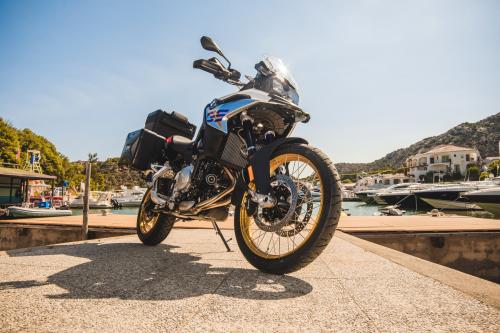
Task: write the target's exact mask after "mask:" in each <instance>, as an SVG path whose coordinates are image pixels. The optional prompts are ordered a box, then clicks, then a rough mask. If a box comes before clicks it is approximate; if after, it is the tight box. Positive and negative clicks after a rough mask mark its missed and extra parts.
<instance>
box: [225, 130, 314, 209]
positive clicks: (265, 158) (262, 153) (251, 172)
mask: <svg viewBox="0 0 500 333" xmlns="http://www.w3.org/2000/svg"><path fill="white" fill-rule="evenodd" d="M290 143H303V144H308V142H307V141H306V140H305V139H302V138H281V139H277V140H275V141H273V142H272V143H270V144H268V145H267V146H264V147H263V148H261V149H259V150H258V151H257V152H256V153H255V154H254V155H253V156H252V158H251V159H250V162H249V164H248V165H247V167H246V168H245V169H244V170H243V171H242V172H241V173H240V176H239V177H238V180H237V181H236V186H235V189H234V192H233V195H232V197H231V203H232V204H233V205H235V206H236V205H239V204H241V200H242V198H243V194H244V193H245V192H246V191H247V189H248V184H249V183H251V182H252V181H253V182H254V183H255V188H256V191H257V193H259V194H270V192H271V191H270V190H271V189H270V182H271V180H270V175H269V167H270V166H269V162H270V160H271V155H272V154H273V153H274V152H275V151H276V149H278V148H279V147H280V146H282V145H285V144H290Z"/></svg>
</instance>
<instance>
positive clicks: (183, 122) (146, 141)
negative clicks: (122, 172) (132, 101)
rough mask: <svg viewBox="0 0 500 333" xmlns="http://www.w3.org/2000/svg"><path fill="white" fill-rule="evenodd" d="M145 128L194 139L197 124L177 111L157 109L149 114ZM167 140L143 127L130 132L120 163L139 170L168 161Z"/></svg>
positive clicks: (166, 135)
mask: <svg viewBox="0 0 500 333" xmlns="http://www.w3.org/2000/svg"><path fill="white" fill-rule="evenodd" d="M144 128H146V129H148V130H151V131H153V132H155V133H158V134H159V135H161V136H164V137H166V138H168V137H169V136H172V135H182V136H184V137H187V138H189V139H192V138H193V136H194V133H195V132H196V126H194V125H193V124H191V123H189V121H188V120H187V118H186V117H185V116H183V115H182V114H179V113H177V112H172V113H168V112H165V111H162V110H157V111H155V112H152V113H150V114H149V115H148V117H147V119H146V124H145V126H144ZM164 146H165V142H164V141H163V140H162V139H160V138H158V137H157V136H155V135H153V134H151V133H148V132H146V131H144V130H143V129H140V130H137V131H134V132H130V133H129V134H128V135H127V139H126V140H125V146H124V147H123V151H122V155H121V157H120V162H119V164H120V165H127V166H129V167H131V168H134V169H137V170H147V169H149V167H150V165H151V163H161V164H163V163H164V162H165V161H166V158H165V156H164V153H163V148H164Z"/></svg>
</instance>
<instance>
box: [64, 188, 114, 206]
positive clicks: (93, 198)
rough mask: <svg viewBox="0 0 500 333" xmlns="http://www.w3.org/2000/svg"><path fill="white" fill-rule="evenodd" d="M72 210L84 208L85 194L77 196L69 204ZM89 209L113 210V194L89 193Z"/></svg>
mask: <svg viewBox="0 0 500 333" xmlns="http://www.w3.org/2000/svg"><path fill="white" fill-rule="evenodd" d="M69 207H70V208H83V194H80V195H79V196H77V197H76V198H75V199H74V200H73V201H71V202H70V203H69ZM89 208H91V209H106V208H113V203H112V202H111V192H100V191H92V192H90V193H89Z"/></svg>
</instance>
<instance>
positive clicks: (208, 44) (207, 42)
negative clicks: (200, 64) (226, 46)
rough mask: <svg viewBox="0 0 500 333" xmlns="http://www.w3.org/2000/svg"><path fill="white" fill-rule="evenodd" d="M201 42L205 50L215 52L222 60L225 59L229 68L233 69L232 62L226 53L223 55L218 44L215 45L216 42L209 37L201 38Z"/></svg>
mask: <svg viewBox="0 0 500 333" xmlns="http://www.w3.org/2000/svg"><path fill="white" fill-rule="evenodd" d="M200 42H201V46H202V47H203V48H204V49H205V50H207V51H212V52H215V53H217V54H219V55H220V56H221V57H222V58H224V59H225V60H226V61H227V63H228V65H229V66H228V68H229V69H231V62H230V61H229V59H228V58H226V56H225V55H224V53H222V51H221V49H219V46H218V45H217V44H215V42H214V41H213V40H212V38H210V37H207V36H203V37H201V40H200Z"/></svg>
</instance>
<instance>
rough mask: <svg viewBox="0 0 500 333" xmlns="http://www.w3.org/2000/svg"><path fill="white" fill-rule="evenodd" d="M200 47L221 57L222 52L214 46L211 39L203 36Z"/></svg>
mask: <svg viewBox="0 0 500 333" xmlns="http://www.w3.org/2000/svg"><path fill="white" fill-rule="evenodd" d="M200 41H201V46H202V47H203V48H204V49H205V50H207V51H212V52H216V53H218V54H220V55H221V56H222V51H221V50H220V49H219V46H217V44H215V42H214V41H213V40H212V38H210V37H207V36H203V37H201V40H200Z"/></svg>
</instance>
